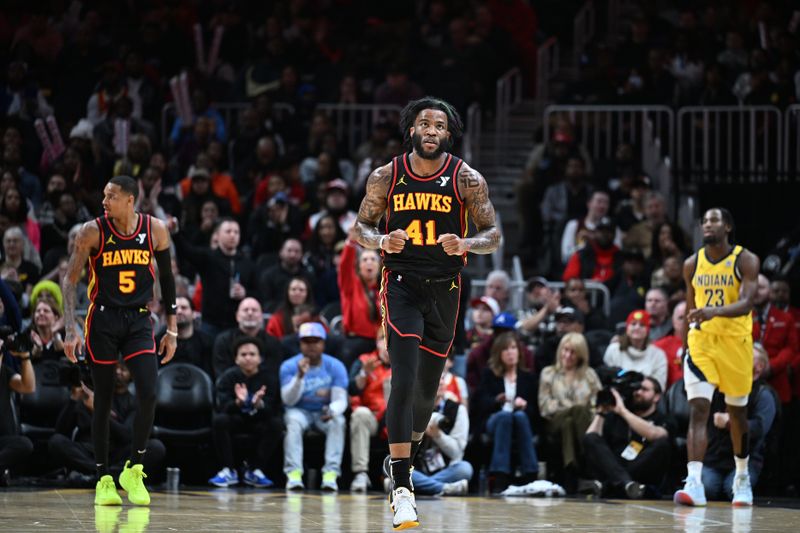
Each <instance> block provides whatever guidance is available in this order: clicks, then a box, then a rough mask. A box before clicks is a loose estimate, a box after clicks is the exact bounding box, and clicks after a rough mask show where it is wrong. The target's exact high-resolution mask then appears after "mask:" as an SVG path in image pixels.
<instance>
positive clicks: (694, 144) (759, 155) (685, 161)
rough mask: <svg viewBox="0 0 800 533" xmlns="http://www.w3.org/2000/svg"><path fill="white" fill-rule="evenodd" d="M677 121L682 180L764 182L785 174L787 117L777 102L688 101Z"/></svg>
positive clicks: (699, 181) (679, 112) (679, 167)
mask: <svg viewBox="0 0 800 533" xmlns="http://www.w3.org/2000/svg"><path fill="white" fill-rule="evenodd" d="M677 124H678V138H677V146H678V150H677V160H676V163H677V164H676V167H677V171H678V174H679V176H680V179H681V181H682V182H691V183H763V182H766V181H774V180H776V179H778V178H779V177H780V175H781V171H782V168H781V167H783V164H785V162H784V160H783V159H782V153H783V146H782V142H783V129H784V127H785V126H784V124H785V121H784V117H783V116H782V114H781V111H780V110H779V109H778V108H777V107H773V106H748V107H739V106H719V107H683V108H681V109H679V110H678V122H677Z"/></svg>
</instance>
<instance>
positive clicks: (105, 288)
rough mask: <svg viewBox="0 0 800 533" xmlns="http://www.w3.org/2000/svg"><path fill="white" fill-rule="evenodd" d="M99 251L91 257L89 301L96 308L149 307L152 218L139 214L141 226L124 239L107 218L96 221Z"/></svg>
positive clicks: (151, 265)
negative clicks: (98, 229) (97, 306)
mask: <svg viewBox="0 0 800 533" xmlns="http://www.w3.org/2000/svg"><path fill="white" fill-rule="evenodd" d="M95 222H97V226H98V227H99V228H100V251H99V252H97V254H96V255H93V256H91V257H90V258H89V266H90V270H89V299H90V300H91V301H92V304H94V305H107V306H109V307H146V306H147V303H148V302H149V301H150V300H151V299H152V298H153V283H154V281H155V271H154V270H153V261H152V259H153V239H152V236H151V233H150V215H142V214H139V225H138V226H137V228H136V231H134V232H133V233H132V234H131V235H128V236H124V235H122V234H121V233H119V232H118V231H117V229H116V228H114V226H113V224H112V223H111V221H110V220H109V219H108V217H100V218H96V219H95Z"/></svg>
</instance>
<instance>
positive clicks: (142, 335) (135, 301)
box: [62, 176, 178, 505]
mask: <svg viewBox="0 0 800 533" xmlns="http://www.w3.org/2000/svg"><path fill="white" fill-rule="evenodd" d="M138 191H139V188H138V184H137V183H136V181H135V180H134V179H133V178H130V177H128V176H115V177H113V178H111V180H110V181H109V182H108V184H107V185H106V186H105V189H104V190H103V193H104V198H103V209H104V210H105V216H103V217H100V218H97V219H95V220H92V221H90V222H87V223H86V224H84V225H83V227H81V229H80V231H79V232H78V236H77V238H76V240H75V251H74V252H73V253H72V256H71V257H70V258H69V266H68V267H67V275H66V276H65V278H64V280H63V282H62V290H63V293H64V323H65V325H66V333H67V334H66V339H65V341H64V352H65V353H66V355H67V357H68V358H69V360H70V361H72V362H73V363H75V362H77V356H78V355H80V354H81V352H82V346H83V340H82V339H81V337H80V335H79V333H78V329H77V327H76V323H75V286H76V285H77V283H78V281H79V280H80V278H81V273H82V271H83V269H84V268H85V267H86V266H87V262H88V266H89V299H90V300H91V304H90V305H89V311H88V313H87V315H86V325H85V336H86V352H87V354H88V359H89V363H90V366H91V372H92V380H93V382H94V410H93V412H92V439H93V441H94V454H95V460H96V462H97V477H98V481H97V487H96V491H95V505H120V504H121V503H122V500H121V499H120V497H119V494H117V489H116V486H115V484H114V479H113V478H112V477H111V475H109V472H108V432H109V419H110V417H111V399H112V395H113V391H114V375H115V367H116V365H117V362H118V361H119V358H120V357H122V359H123V360H124V361H125V363H126V364H127V366H128V368H129V369H130V371H131V374H132V375H133V379H134V383H135V384H136V400H137V403H138V406H137V410H136V417H135V419H134V425H133V443H132V446H131V450H132V451H131V458H130V460H129V461H128V462H126V463H125V468H124V469H123V470H122V473H121V474H120V477H119V482H120V485H121V486H122V488H123V489H125V490H126V491H128V500H130V502H131V503H134V504H137V505H148V504H149V503H150V495H149V494H148V492H147V489H145V487H144V483H143V482H142V478H144V477H146V476H145V474H144V472H143V471H142V456H143V455H144V453H145V446H146V444H145V443H146V442H147V439H148V438H149V437H150V430H151V428H152V425H153V416H154V414H155V395H156V390H155V387H156V377H157V374H158V363H157V361H156V343H155V338H154V337H153V323H152V320H151V319H150V311H149V310H148V308H147V304H148V303H149V302H150V300H151V299H152V298H153V285H154V282H155V271H154V269H153V259H155V261H156V262H157V263H158V271H159V281H160V284H161V293H162V295H163V299H164V307H165V309H166V313H167V334H166V335H164V337H163V338H162V339H161V344H160V346H159V347H158V353H159V354H163V356H164V358H163V359H162V361H161V362H162V363H166V362H168V361H169V360H170V359H172V356H173V355H174V354H175V348H176V346H177V337H178V325H177V320H176V317H175V310H176V305H175V280H174V278H173V277H172V268H171V261H170V252H169V232H168V231H167V228H166V226H165V225H164V223H163V222H161V221H160V220H158V219H157V218H152V217H150V216H149V215H143V214H140V213H136V212H135V211H134V209H133V206H134V204H135V202H136V195H137V193H138Z"/></svg>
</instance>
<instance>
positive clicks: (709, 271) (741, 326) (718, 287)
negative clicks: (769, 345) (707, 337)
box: [692, 245, 753, 336]
mask: <svg viewBox="0 0 800 533" xmlns="http://www.w3.org/2000/svg"><path fill="white" fill-rule="evenodd" d="M742 250H743V248H742V247H741V246H738V245H737V246H734V248H733V250H731V253H730V254H728V255H727V256H725V257H723V258H722V259H720V260H719V261H717V262H713V261H711V260H710V259H709V258H708V257H707V256H706V249H705V248H700V250H699V251H698V252H697V265H696V268H695V270H694V276H693V277H692V287H694V305H695V307H696V308H698V309H701V308H703V307H722V306H723V305H730V304H732V303H735V302H738V301H739V288H740V287H741V285H742V276H741V274H740V272H739V270H738V268H737V267H736V260H737V259H738V258H739V254H741V253H742ZM700 330H701V331H704V332H707V333H714V334H716V335H739V336H741V335H752V334H753V318H752V315H751V314H750V313H747V314H745V315H742V316H737V317H733V318H726V317H714V318H712V319H711V320H708V321H706V322H703V323H702V324H700Z"/></svg>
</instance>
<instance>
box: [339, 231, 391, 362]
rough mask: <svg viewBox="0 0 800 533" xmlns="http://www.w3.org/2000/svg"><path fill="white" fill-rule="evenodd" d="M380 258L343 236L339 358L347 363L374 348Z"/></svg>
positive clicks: (340, 271)
mask: <svg viewBox="0 0 800 533" xmlns="http://www.w3.org/2000/svg"><path fill="white" fill-rule="evenodd" d="M380 271H381V258H380V256H379V255H378V252H377V251H375V250H364V249H361V248H360V247H359V246H358V244H357V243H356V242H355V241H354V240H352V239H351V238H348V239H347V242H346V244H345V247H344V250H342V256H341V259H340V260H339V276H338V280H339V296H340V301H341V304H342V324H343V326H344V335H345V342H344V345H343V346H342V357H341V359H342V361H343V362H344V364H345V366H347V367H349V366H350V364H351V363H352V362H353V360H354V359H355V358H356V357H357V356H358V354H362V353H367V352H371V351H372V350H374V349H375V331H376V330H377V328H378V326H379V325H380V324H381V314H380V311H379V309H380V307H379V305H380V304H379V303H378V302H379V295H378V289H379V281H378V276H379V274H380Z"/></svg>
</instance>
